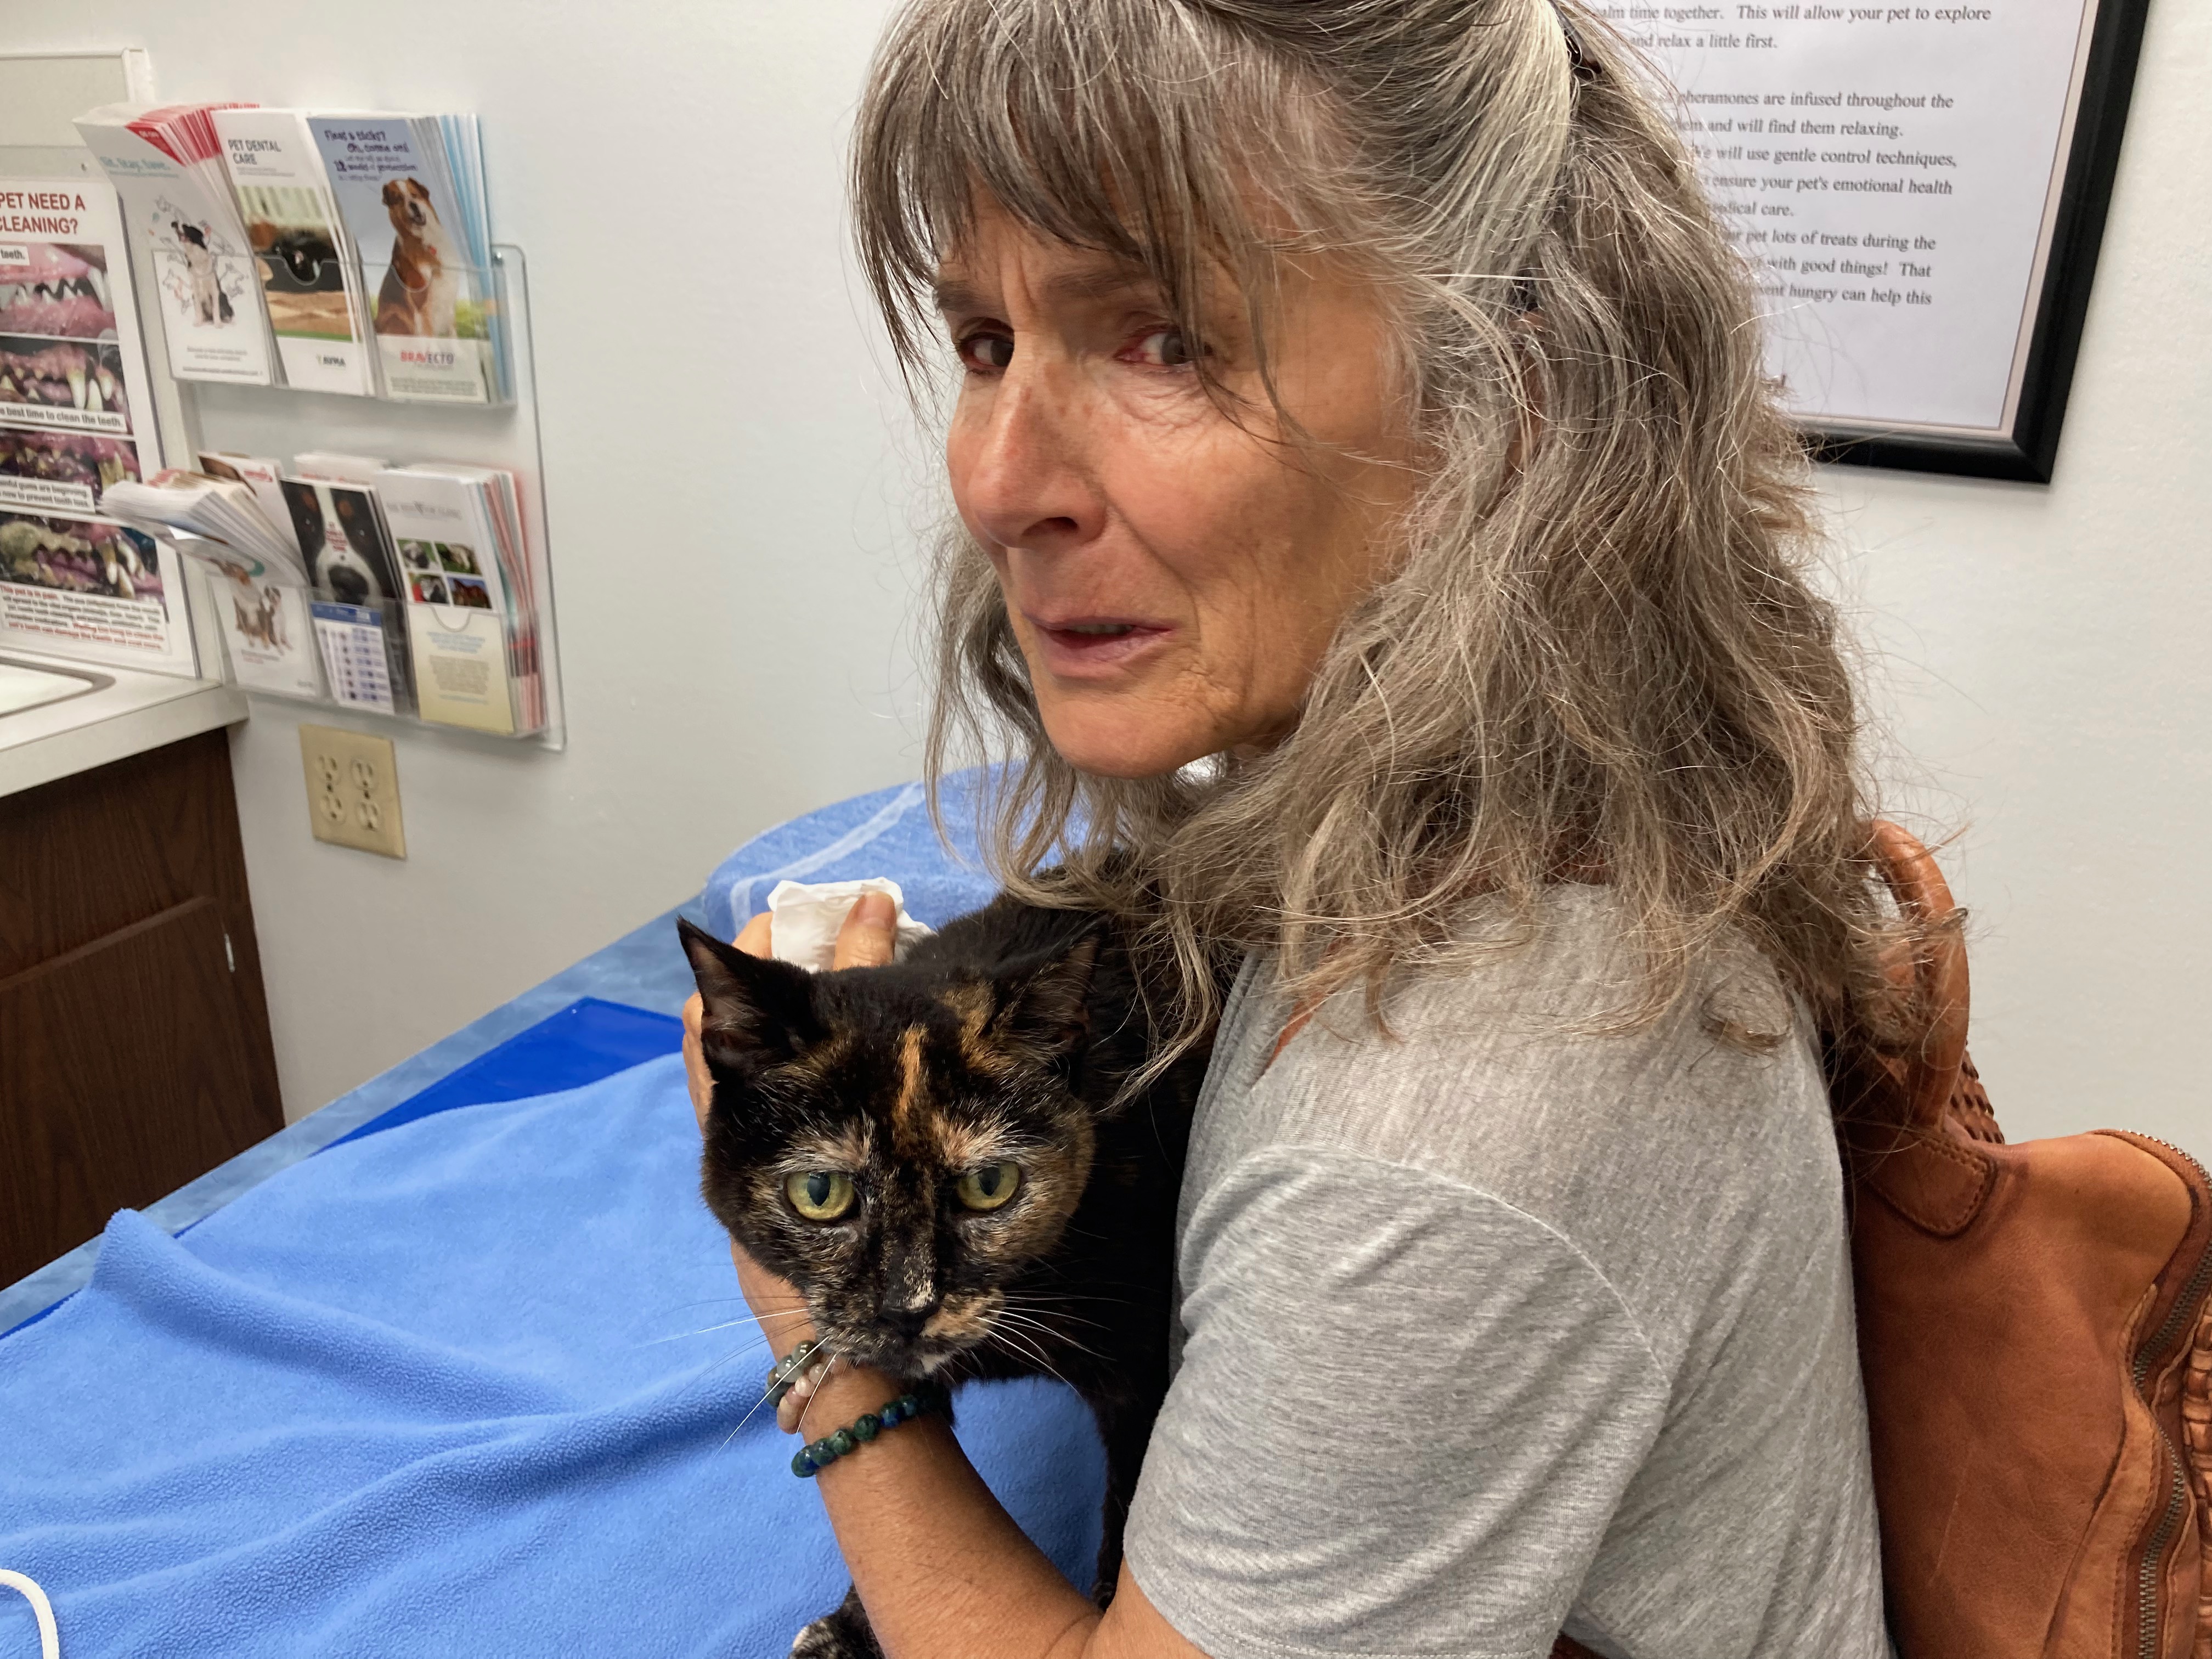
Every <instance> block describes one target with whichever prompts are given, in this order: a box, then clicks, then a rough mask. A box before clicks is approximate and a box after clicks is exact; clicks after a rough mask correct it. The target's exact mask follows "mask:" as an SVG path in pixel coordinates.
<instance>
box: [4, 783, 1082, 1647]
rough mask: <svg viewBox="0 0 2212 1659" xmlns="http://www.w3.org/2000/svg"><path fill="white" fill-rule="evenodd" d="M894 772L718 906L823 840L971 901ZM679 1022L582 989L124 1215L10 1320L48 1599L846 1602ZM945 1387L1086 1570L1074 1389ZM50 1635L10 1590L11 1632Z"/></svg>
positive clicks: (663, 1639)
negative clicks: (769, 1405) (281, 1149)
mask: <svg viewBox="0 0 2212 1659" xmlns="http://www.w3.org/2000/svg"><path fill="white" fill-rule="evenodd" d="M906 793H907V792H905V791H899V790H893V791H886V792H884V793H882V794H880V795H878V796H872V797H865V798H863V799H862V800H861V801H860V802H848V803H845V804H843V805H842V806H840V807H836V808H831V809H829V811H828V812H827V813H825V814H819V815H816V817H817V818H819V819H823V820H825V822H823V823H821V824H820V825H818V826H817V829H815V830H814V831H813V832H812V833H811V846H810V845H807V844H805V843H807V842H809V840H810V835H809V832H807V831H805V830H804V829H801V826H802V825H806V824H808V823H810V820H806V819H802V820H799V822H798V823H795V824H789V825H785V826H782V827H781V829H776V830H772V831H769V833H768V835H766V836H762V837H760V838H759V839H758V840H757V841H756V842H753V843H751V844H750V845H749V846H748V848H744V849H741V850H740V852H739V854H737V855H735V856H734V857H733V858H732V860H730V861H729V862H727V863H726V864H725V865H724V866H722V868H721V869H720V870H719V871H718V872H716V875H715V878H714V879H715V882H716V883H717V884H719V891H720V894H721V899H720V903H721V905H722V906H723V908H722V909H721V910H720V912H719V913H718V912H717V911H715V910H714V908H713V906H714V889H710V894H709V909H708V914H709V915H710V917H712V918H713V919H714V921H715V922H716V924H717V925H718V926H724V927H732V926H733V925H734V923H735V922H738V921H742V920H743V919H744V916H745V915H750V914H751V913H752V911H754V910H756V909H758V908H761V907H762V905H763V904H764V902H765V899H766V894H767V890H768V888H769V887H771V886H773V885H774V884H775V880H776V879H780V878H781V875H782V874H783V873H788V872H790V871H789V866H793V865H796V864H805V863H807V861H808V860H810V859H811V860H816V862H814V863H813V864H812V865H811V867H809V868H808V869H807V870H806V871H805V872H803V873H799V874H797V875H796V877H795V878H799V879H808V878H812V879H821V880H830V879H837V878H842V877H843V876H845V875H848V874H849V875H869V874H888V875H891V876H894V877H896V878H898V879H899V880H900V881H901V882H902V884H905V885H906V887H907V890H908V895H909V908H913V909H915V912H916V913H917V914H919V915H922V917H923V918H924V920H927V921H933V922H934V921H942V920H944V919H945V917H946V916H948V915H951V914H955V913H957V911H958V910H962V909H966V908H971V907H972V906H973V905H974V904H975V903H976V902H981V898H982V897H984V896H987V893H988V890H989V889H988V885H987V883H985V882H984V881H983V880H982V878H981V877H980V875H979V874H977V873H976V872H975V871H974V870H973V869H972V868H962V867H960V866H957V865H955V864H953V863H951V861H950V860H946V858H945V854H943V852H942V851H941V849H939V848H936V845H935V842H934V840H933V837H929V836H928V834H927V813H926V811H921V805H920V795H919V792H918V791H915V792H914V793H913V797H912V799H905V796H906ZM869 803H872V805H869ZM863 809H865V810H863ZM856 813H857V814H858V816H855V814H856ZM917 814H919V817H918V822H919V824H920V825H921V833H920V834H916V833H915V824H916V822H917V817H916V815H917ZM870 826H873V827H872V828H871V827H870ZM840 842H844V843H847V844H846V845H844V846H842V847H839V846H838V843H840ZM829 848H836V849H837V850H836V851H834V852H830V853H829V855H828V856H827V857H823V856H822V854H823V853H824V851H825V849H829ZM757 849H758V850H757ZM870 854H873V856H872V858H871V856H870ZM749 859H750V864H751V867H750V870H748V869H746V868H744V867H743V866H744V865H745V864H746V862H747V860H749ZM917 901H919V902H917ZM948 906H949V907H950V908H947V907H948ZM673 1041H674V1030H673V1024H672V1022H670V1021H668V1020H667V1019H666V1018H665V1016H659V1015H653V1014H648V1013H645V1012H641V1011H639V1010H635V1009H624V1008H621V1007H620V1006H618V1005H614V1004H610V1003H605V1002H599V1003H597V1004H596V1005H594V1004H591V1003H588V1002H587V1003H582V1004H578V1005H576V1006H573V1007H571V1008H568V1009H565V1010H563V1011H562V1012H561V1013H560V1014H557V1015H556V1016H554V1017H553V1018H550V1019H549V1020H546V1021H544V1022H543V1023H542V1024H539V1025H538V1026H535V1027H532V1029H531V1030H528V1031H526V1032H525V1033H523V1034H522V1035H521V1036H518V1037H516V1038H513V1039H510V1041H509V1042H507V1043H506V1044H503V1045H501V1048H496V1049H494V1050H492V1051H491V1052H490V1053H489V1054H484V1055H483V1056H482V1057H481V1058H480V1059H479V1060H477V1061H475V1062H472V1063H471V1066H467V1067H464V1068H462V1070H461V1071H460V1072H458V1073H454V1074H453V1076H451V1077H449V1078H447V1079H445V1080H444V1081H443V1082H441V1084H439V1085H435V1086H434V1087H433V1088H431V1089H430V1090H428V1091H424V1093H423V1094H422V1095H420V1096H417V1097H416V1098H415V1099H414V1100H411V1101H409V1102H407V1103H404V1104H403V1105H401V1106H399V1107H397V1108H395V1109H392V1111H389V1112H387V1113H386V1114H385V1115H384V1116H383V1117H382V1118H380V1119H378V1120H376V1121H374V1122H373V1123H371V1124H369V1125H365V1126H363V1128H362V1130H359V1131H356V1133H355V1134H354V1135H352V1136H349V1137H347V1138H346V1139H343V1140H341V1141H338V1142H337V1143H335V1144H333V1145H332V1146H330V1147H328V1148H326V1149H325V1151H323V1152H320V1153H319V1154H318V1155H316V1156H314V1157H312V1158H307V1159H306V1160H304V1161H303V1162H301V1163H299V1164H295V1165H293V1166H292V1167H290V1168H289V1169H287V1170H283V1172H282V1173H280V1174H278V1175H276V1176H273V1177H271V1178H270V1179H269V1180H268V1181H266V1182H263V1183H262V1184H261V1185H259V1186H258V1187H255V1188H252V1190H251V1191H248V1192H246V1194H244V1195H243V1196H241V1197H240V1198H238V1199H236V1200H234V1201H233V1202H231V1203H230V1204H229V1205H228V1206H225V1207H223V1208H222V1209H220V1210H217V1211H216V1212H215V1213H214V1214H212V1215H210V1216H209V1217H208V1218H206V1219H205V1220H204V1221H202V1222H200V1223H199V1224H197V1225H195V1226H193V1227H192V1228H191V1229H190V1230H189V1231H187V1232H186V1233H185V1235H184V1236H183V1237H179V1238H171V1237H168V1236H167V1234H166V1233H164V1232H162V1231H161V1230H159V1229H158V1228H155V1227H154V1226H152V1225H149V1224H148V1223H147V1222H146V1221H145V1220H144V1219H143V1218H141V1217H139V1216H138V1215H137V1214H136V1213H135V1212H130V1211H125V1212H122V1213H120V1214H118V1216H117V1217H116V1218H114V1219H113V1220H112V1222H111V1223H110V1224H109V1225H108V1228H107V1231H106V1235H105V1237H104V1242H103V1246H102V1250H101V1253H100V1261H99V1266H98V1268H97V1271H96V1272H95V1273H94V1278H93V1280H92V1282H91V1284H90V1285H88V1286H87V1287H86V1288H85V1290H84V1291H82V1292H80V1293H79V1294H77V1295H76V1296H75V1297H71V1298H70V1300H69V1301H67V1302H65V1303H64V1304H62V1305H61V1306H60V1307H59V1308H58V1309H57V1310H55V1311H54V1312H53V1313H52V1315H51V1316H49V1317H47V1318H45V1319H42V1320H40V1322H37V1323H36V1324H33V1325H30V1326H28V1327H27V1328H23V1329H21V1330H19V1331H18V1332H16V1333H15V1334H13V1335H11V1336H9V1337H8V1338H7V1339H6V1340H0V1425H4V1427H0V1566H5V1567H9V1568H12V1569H14V1570H15V1571H21V1572H27V1573H28V1574H30V1575H31V1576H32V1577H33V1578H35V1579H37V1580H38V1581H39V1582H40V1583H41V1584H42V1585H44V1586H45V1588H46V1591H47V1593H48V1594H49V1595H51V1596H52V1600H53V1602H54V1607H55V1611H56V1613H57V1616H58V1619H59V1621H60V1625H61V1633H62V1644H63V1651H64V1653H65V1654H67V1655H69V1656H70V1659H94V1656H104V1655H124V1654H131V1655H137V1656H147V1659H153V1656H166V1655H178V1656H182V1655H205V1654H211V1653H222V1654H226V1655H240V1656H254V1655H270V1656H276V1655H285V1656H292V1655H298V1654H305V1653H313V1654H318V1655H356V1654H359V1655H370V1654H375V1655H384V1654H393V1653H404V1652H416V1653H459V1652H479V1653H485V1654H510V1653H512V1654H551V1653H580V1652H608V1653H637V1654H647V1653H650V1654H670V1655H690V1654H697V1655H708V1654H715V1655H724V1654H727V1655H746V1656H750V1655H756V1654H759V1655H780V1654H781V1653H782V1652H783V1651H784V1650H785V1649H786V1647H787V1644H788V1643H789V1641H790V1638H791V1635H792V1632H793V1631H794V1630H795V1629H796V1628H797V1627H798V1626H799V1625H800V1624H801V1623H803V1622H804V1621H805V1620H807V1619H808V1618H811V1617H812V1616H814V1615H815V1614H817V1613H821V1612H823V1611H825V1610H826V1609H827V1608H828V1607H829V1606H831V1605H832V1604H834V1602H835V1601H836V1598H837V1596H838V1595H840V1594H842V1589H843V1584H844V1572H843V1569H842V1565H840V1563H839V1561H838V1559H837V1555H836V1547H835V1544H834V1542H833V1541H832V1540H831V1538H830V1535H829V1528H828V1526H827V1523H826V1522H825V1521H824V1519H823V1516H822V1513H821V1508H820V1504H819V1503H818V1501H817V1499H816V1498H815V1496H814V1494H813V1492H812V1491H811V1488H810V1487H809V1486H807V1485H806V1483H805V1482H803V1481H800V1480H795V1479H793V1477H792V1475H791V1474H790V1473H789V1470H788V1467H787V1464H788V1460H789V1457H790V1454H791V1450H792V1447H793V1442H792V1441H790V1440H789V1439H787V1438H786V1437H783V1436H782V1435H780V1434H778V1433H776V1432H775V1429H774V1426H773V1425H772V1424H771V1423H769V1422H768V1421H767V1420H765V1418H764V1416H763V1414H761V1413H753V1414H752V1415H750V1417H749V1416H748V1408H749V1407H750V1405H751V1404H752V1402H753V1401H756V1400H757V1398H758V1396H759V1389H760V1374H761V1372H762V1370H763V1369H764V1368H765V1364H766V1361H767V1356H766V1354H765V1353H764V1352H762V1351H761V1350H759V1349H758V1348H757V1346H753V1345H752V1344H751V1342H750V1340H749V1339H748V1336H747V1332H746V1328H745V1326H744V1324H743V1323H738V1324H730V1323H728V1322H732V1321H739V1320H741V1318H742V1315H743V1304H742V1303H740V1302H739V1301H738V1300H737V1299H736V1286H735V1284H734V1282H733V1276H732V1273H731V1270H730V1266H729V1258H728V1255H727V1252H726V1245H725V1241H724V1239H723V1237H722V1236H721V1234H720V1230H719V1229H718V1228H717V1227H716V1226H715V1225H714V1221H713V1219H712V1218H710V1217H709V1216H708V1214H707V1212H706V1211H705V1209H704V1208H703V1206H702V1205H701V1204H700V1203H699V1202H698V1200H697V1197H696V1158H697V1134H696V1130H695V1128H694V1127H693V1125H692V1122H691V1114H690V1104H689V1102H688V1100H687V1099H686V1097H685V1094H684V1081H683V1075H682V1070H681V1062H680V1060H678V1058H677V1057H676V1056H675V1055H674V1054H672V1053H668V1052H667V1049H668V1048H671V1047H672V1044H673ZM655 1045H659V1048H658V1050H656V1048H655ZM656 1051H657V1052H659V1054H660V1055H661V1057H659V1058H654V1059H647V1060H645V1061H644V1062H643V1063H641V1064H634V1065H633V1064H629V1061H631V1060H635V1059H636V1058H637V1056H638V1054H641V1053H647V1054H650V1053H654V1052H656ZM613 1066H626V1069H622V1070H617V1071H613V1072H612V1074H611V1075H608V1074H607V1073H608V1072H609V1070H610V1068H611V1067H613ZM593 1079H595V1080H593ZM576 1083H582V1085H583V1086H581V1087H568V1088H566V1089H565V1090H564V1091H562V1092H558V1093H542V1092H539V1091H542V1090H544V1089H545V1088H547V1087H549V1086H556V1085H572V1084H576ZM715 1327H726V1328H720V1329H716V1328H715ZM959 1411H960V1435H961V1438H962V1440H963V1443H965V1444H966V1445H967V1446H968V1448H969V1452H970V1455H972V1456H973V1457H974V1458H975V1462H976V1464H977V1467H978V1468H980V1469H981V1472H982V1474H983V1475H984V1478H985V1479H986V1480H988V1481H989V1482H990V1483H991V1485H992V1486H993V1487H994V1489H995V1490H996V1491H997V1492H999V1494H1000V1497H1001V1498H1003V1499H1004V1500H1005V1501H1006V1504H1007V1505H1008V1507H1009V1508H1010V1509H1011V1510H1012V1511H1013V1513H1014V1515H1015V1516H1016V1518H1017V1519H1018V1521H1020V1522H1021V1523H1022V1524H1023V1526H1024V1528H1027V1529H1028V1530H1029V1532H1030V1534H1031V1536H1033V1537H1035V1538H1036V1540H1037V1541H1038V1542H1039V1543H1040V1544H1041V1545H1042V1546H1043V1547H1045V1549H1046V1550H1047V1551H1048V1553H1050V1554H1051V1555H1052V1557H1053V1559H1054V1560H1055V1561H1057V1562H1059V1563H1060V1566H1061V1568H1062V1570H1063V1571H1066V1572H1068V1573H1069V1575H1070V1577H1073V1578H1074V1579H1076V1580H1077V1581H1078V1582H1079V1583H1087V1581H1088V1573H1089V1563H1090V1559H1091V1555H1092V1553H1094V1552H1095V1550H1096V1548H1097V1499H1098V1494H1099V1492H1100V1490H1101V1487H1102V1485H1103V1460H1102V1458H1101V1456H1100V1454H1099V1451H1098V1447H1097V1438H1096V1436H1095V1435H1094V1434H1093V1433H1092V1431H1091V1427H1090V1424H1089V1421H1088V1418H1087V1414H1086V1413H1084V1412H1083V1410H1082V1408H1081V1407H1080V1406H1079V1404H1078V1403H1077V1402H1076V1401H1075V1400H1074V1399H1073V1396H1072V1395H1069V1394H1068V1393H1067V1392H1066V1390H1065V1389H1060V1388H1059V1387H1058V1386H1057V1385H1053V1384H1046V1383H1008V1384H994V1385H988V1386H981V1387H973V1388H969V1389H964V1390H963V1391H962V1394H961V1396H960V1401H959ZM37 1650H38V1649H37V1638H36V1635H35V1632H34V1627H33V1623H32V1620H31V1616H30V1612H29V1608H28V1606H27V1603H25V1602H24V1601H22V1600H21V1598H19V1597H15V1596H13V1595H0V1659H9V1656H12V1655H14V1654H15V1653H18V1652H21V1653H35V1652H36V1651H37Z"/></svg>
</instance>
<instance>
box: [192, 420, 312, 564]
mask: <svg viewBox="0 0 2212 1659" xmlns="http://www.w3.org/2000/svg"><path fill="white" fill-rule="evenodd" d="M199 464H200V471H203V472H204V473H206V474H207V475H208V477H210V478H228V479H229V480H231V481H232V482H233V483H242V484H244V485H245V486H246V488H247V489H251V490H252V492H253V501H254V504H255V505H256V506H257V507H259V508H260V509H261V516H262V517H263V518H264V519H266V520H269V522H270V524H272V525H274V526H276V528H277V529H278V530H279V531H281V532H283V533H284V534H285V535H288V536H289V535H291V534H292V509H291V508H290V507H288V506H286V505H285V502H284V489H283V483H282V480H283V476H284V465H283V462H281V461H279V460H277V459H276V458H275V457H274V456H260V455H239V454H234V453H231V452H230V451H228V450H222V449H203V450H202V451H200V453H199ZM292 550H293V551H294V552H295V553H297V552H298V551H299V550H300V544H299V542H298V540H297V539H296V538H295V540H294V541H293V544H292ZM302 568H304V567H302Z"/></svg>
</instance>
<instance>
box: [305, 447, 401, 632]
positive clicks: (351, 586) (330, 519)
mask: <svg viewBox="0 0 2212 1659" xmlns="http://www.w3.org/2000/svg"><path fill="white" fill-rule="evenodd" d="M280 487H281V488H282V489H283V492H284V504H285V506H286V507H289V509H290V511H291V518H292V532H293V535H294V536H295V538H296V539H297V540H298V542H299V544H300V552H301V556H303V557H304V558H305V559H306V560H307V578H308V580H309V581H310V582H311V583H312V584H313V586H315V587H316V588H317V589H318V590H319V592H323V593H325V594H327V595H329V596H330V597H331V598H332V599H341V600H343V601H344V602H345V603H346V604H348V605H375V604H378V603H380V602H381V601H384V600H387V599H389V600H397V599H398V598H399V597H400V594H401V592H402V589H401V587H400V585H399V569H398V565H397V564H396V563H394V562H393V560H392V538H391V537H390V535H389V533H388V532H386V529H385V526H384V514H383V512H382V510H381V508H380V506H379V504H378V502H377V499H376V492H375V491H374V489H368V487H366V486H365V485H362V484H345V483H331V482H330V481H329V480H327V479H322V478H293V477H288V478H285V479H283V481H282V483H281V485H280Z"/></svg>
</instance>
